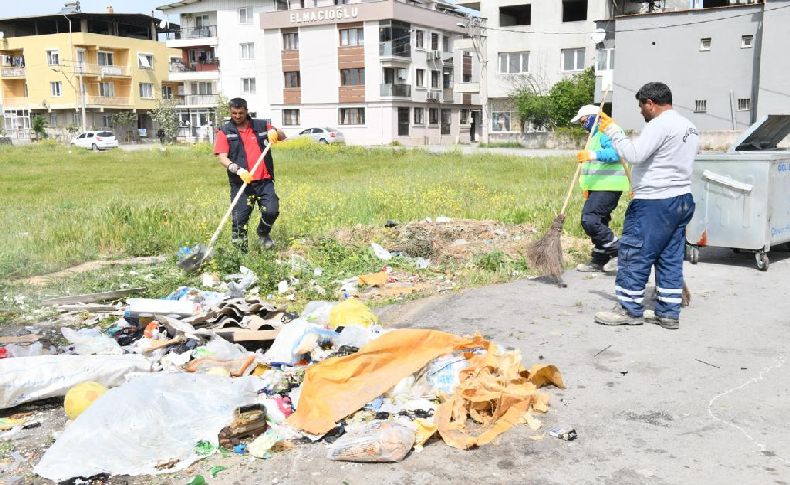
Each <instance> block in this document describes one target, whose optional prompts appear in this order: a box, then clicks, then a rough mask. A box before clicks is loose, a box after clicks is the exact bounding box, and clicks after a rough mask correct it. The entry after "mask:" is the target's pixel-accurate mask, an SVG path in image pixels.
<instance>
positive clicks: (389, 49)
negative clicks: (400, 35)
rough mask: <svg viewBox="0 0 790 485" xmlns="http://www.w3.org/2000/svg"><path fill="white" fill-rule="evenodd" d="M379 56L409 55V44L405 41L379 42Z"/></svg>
mask: <svg viewBox="0 0 790 485" xmlns="http://www.w3.org/2000/svg"><path fill="white" fill-rule="evenodd" d="M379 56H381V57H411V45H409V44H405V43H393V42H379Z"/></svg>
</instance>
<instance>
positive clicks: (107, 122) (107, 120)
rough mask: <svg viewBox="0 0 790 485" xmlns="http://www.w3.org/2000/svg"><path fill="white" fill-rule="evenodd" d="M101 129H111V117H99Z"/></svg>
mask: <svg viewBox="0 0 790 485" xmlns="http://www.w3.org/2000/svg"><path fill="white" fill-rule="evenodd" d="M101 126H102V128H112V115H101Z"/></svg>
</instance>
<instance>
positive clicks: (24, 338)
mask: <svg viewBox="0 0 790 485" xmlns="http://www.w3.org/2000/svg"><path fill="white" fill-rule="evenodd" d="M40 338H41V335H38V334H35V333H29V334H27V335H9V336H7V337H0V344H2V345H6V344H32V343H33V342H36V341H38V339H40Z"/></svg>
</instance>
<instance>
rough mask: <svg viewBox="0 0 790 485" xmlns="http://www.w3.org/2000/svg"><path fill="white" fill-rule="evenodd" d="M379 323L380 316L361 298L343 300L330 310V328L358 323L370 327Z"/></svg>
mask: <svg viewBox="0 0 790 485" xmlns="http://www.w3.org/2000/svg"><path fill="white" fill-rule="evenodd" d="M376 323H379V317H377V316H376V314H374V313H373V312H372V311H370V309H369V308H368V307H367V306H365V304H364V303H362V302H361V301H359V300H355V299H353V298H349V299H347V300H343V301H341V302H340V303H338V304H337V305H335V307H334V308H332V311H330V312H329V328H337V327H341V326H342V327H347V326H349V325H358V326H360V327H369V326H371V325H374V324H376Z"/></svg>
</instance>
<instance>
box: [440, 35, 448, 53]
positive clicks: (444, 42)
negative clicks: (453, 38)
mask: <svg viewBox="0 0 790 485" xmlns="http://www.w3.org/2000/svg"><path fill="white" fill-rule="evenodd" d="M442 50H443V51H444V52H450V37H449V36H447V35H444V36H442Z"/></svg>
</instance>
